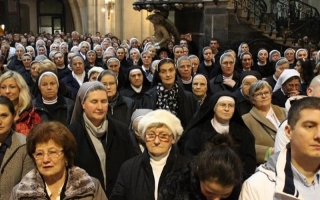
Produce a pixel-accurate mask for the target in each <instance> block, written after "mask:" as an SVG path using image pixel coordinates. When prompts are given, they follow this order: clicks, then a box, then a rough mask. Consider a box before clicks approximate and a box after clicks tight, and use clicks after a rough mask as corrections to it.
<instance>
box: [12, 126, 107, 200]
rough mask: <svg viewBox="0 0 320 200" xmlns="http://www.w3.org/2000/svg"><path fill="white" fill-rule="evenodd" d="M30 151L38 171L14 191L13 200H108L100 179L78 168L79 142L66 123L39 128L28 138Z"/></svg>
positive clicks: (27, 176)
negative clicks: (75, 157)
mask: <svg viewBox="0 0 320 200" xmlns="http://www.w3.org/2000/svg"><path fill="white" fill-rule="evenodd" d="M27 152H28V155H29V156H30V157H31V158H32V159H33V162H34V163H35V165H36V169H33V170H31V171H30V172H28V173H27V174H26V175H25V176H24V177H23V178H22V180H21V182H20V183H19V184H18V185H16V186H15V187H14V188H13V190H12V194H11V198H10V199H14V200H16V199H82V200H89V199H91V200H106V199H107V197H106V195H105V193H104V191H103V189H102V187H101V185H100V182H99V180H97V179H95V178H93V177H90V176H89V175H88V173H87V172H86V171H84V170H83V169H81V168H79V167H76V166H74V163H73V160H74V156H75V152H76V141H75V139H74V137H73V136H72V134H71V133H70V131H69V130H68V129H67V128H66V127H65V126H64V125H63V124H61V123H59V122H44V123H42V124H39V125H38V126H36V127H35V128H34V129H33V130H32V131H31V132H30V134H29V135H28V138H27Z"/></svg>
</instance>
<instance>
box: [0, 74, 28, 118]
mask: <svg viewBox="0 0 320 200" xmlns="http://www.w3.org/2000/svg"><path fill="white" fill-rule="evenodd" d="M8 78H13V79H14V80H15V81H16V84H17V86H18V88H19V90H20V92H19V97H18V98H19V100H18V109H17V110H16V113H17V115H18V114H20V112H21V111H23V110H25V109H26V108H27V107H28V106H29V105H30V103H31V95H30V91H29V87H28V85H27V83H26V81H25V80H24V79H23V77H22V76H21V75H20V74H19V73H18V72H15V71H11V70H9V71H7V72H6V73H4V74H2V75H1V76H0V85H1V84H2V82H3V81H4V80H6V79H8ZM18 111H20V112H18Z"/></svg>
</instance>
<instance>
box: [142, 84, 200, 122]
mask: <svg viewBox="0 0 320 200" xmlns="http://www.w3.org/2000/svg"><path fill="white" fill-rule="evenodd" d="M178 85H179V84H178ZM178 87H179V88H178V107H179V109H178V112H177V117H178V118H179V119H180V121H181V125H182V126H183V128H186V127H187V125H188V123H189V121H190V120H191V118H192V117H193V115H194V113H195V112H196V111H197V109H198V101H197V99H196V98H195V97H194V96H193V94H192V93H191V92H188V91H185V90H184V89H183V87H182V86H180V85H179V86H178ZM156 102H157V86H155V87H153V88H151V89H150V90H148V91H147V92H146V93H145V94H144V96H143V97H142V99H141V104H140V108H149V109H152V110H156V109H158V108H157V107H156Z"/></svg>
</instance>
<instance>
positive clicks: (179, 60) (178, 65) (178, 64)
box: [176, 56, 191, 68]
mask: <svg viewBox="0 0 320 200" xmlns="http://www.w3.org/2000/svg"><path fill="white" fill-rule="evenodd" d="M184 60H188V61H189V62H190V65H191V60H190V58H189V57H188V56H181V57H180V58H178V60H177V63H176V68H179V67H180V64H181V62H182V61H184Z"/></svg>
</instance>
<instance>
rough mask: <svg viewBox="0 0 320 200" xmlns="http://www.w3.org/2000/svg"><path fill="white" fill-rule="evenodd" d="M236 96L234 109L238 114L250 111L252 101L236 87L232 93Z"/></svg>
mask: <svg viewBox="0 0 320 200" xmlns="http://www.w3.org/2000/svg"><path fill="white" fill-rule="evenodd" d="M233 94H234V95H235V96H236V98H237V101H236V109H237V110H238V112H239V114H240V115H241V116H242V115H244V114H247V113H248V112H250V110H251V108H252V106H253V105H252V103H251V102H250V101H249V100H248V99H246V98H245V97H244V96H243V94H242V93H241V90H240V88H238V89H237V90H236V91H235V92H234V93H233Z"/></svg>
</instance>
